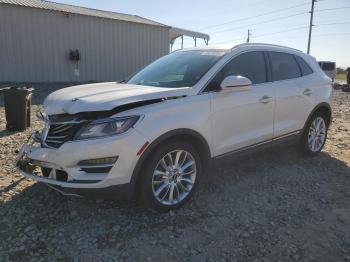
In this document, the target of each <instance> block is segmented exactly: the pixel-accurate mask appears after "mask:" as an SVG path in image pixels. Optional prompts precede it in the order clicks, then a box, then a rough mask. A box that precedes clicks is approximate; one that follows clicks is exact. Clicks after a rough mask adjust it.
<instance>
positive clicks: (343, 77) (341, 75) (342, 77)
mask: <svg viewBox="0 0 350 262" xmlns="http://www.w3.org/2000/svg"><path fill="white" fill-rule="evenodd" d="M335 79H337V80H346V74H337V76H336V77H335Z"/></svg>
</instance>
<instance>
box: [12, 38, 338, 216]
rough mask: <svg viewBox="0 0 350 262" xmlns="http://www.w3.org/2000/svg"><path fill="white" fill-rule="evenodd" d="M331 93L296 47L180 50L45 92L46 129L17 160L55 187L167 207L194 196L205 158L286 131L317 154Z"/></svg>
mask: <svg viewBox="0 0 350 262" xmlns="http://www.w3.org/2000/svg"><path fill="white" fill-rule="evenodd" d="M331 94H332V87H331V81H330V79H329V78H328V77H327V76H326V75H325V74H324V73H323V72H322V70H321V69H320V67H319V66H318V64H317V62H316V60H315V59H314V58H313V57H311V56H309V55H306V54H304V53H302V52H301V51H298V50H295V49H291V48H287V47H281V46H274V45H267V44H243V45H239V46H236V47H234V48H232V49H231V50H218V49H204V50H196V49H195V50H181V51H176V52H173V53H171V54H169V55H166V56H164V57H162V58H160V59H159V60H157V61H155V62H153V63H152V64H150V65H148V66H147V67H145V68H144V69H143V70H141V71H139V72H138V73H136V74H135V75H133V76H132V77H131V78H130V79H128V80H126V83H123V84H122V83H114V82H113V83H98V84H89V85H82V86H75V87H70V88H65V89H62V90H59V91H56V92H54V93H52V94H50V95H49V96H48V97H47V98H46V100H45V102H44V108H45V112H44V114H40V117H41V118H42V120H43V121H45V128H44V130H43V131H42V132H40V133H39V132H36V133H35V134H34V135H33V141H34V142H33V144H26V145H23V146H22V148H21V150H20V153H19V155H18V167H19V169H20V170H21V173H22V174H23V175H24V176H25V177H28V178H31V179H34V180H37V181H40V182H44V183H46V184H48V185H50V186H52V187H54V188H56V189H57V190H59V191H61V192H65V193H69V194H79V195H88V196H90V195H91V194H93V193H100V192H102V193H105V192H109V193H111V194H112V195H113V196H115V197H117V196H121V197H126V196H127V197H131V196H136V197H137V199H138V200H139V201H140V202H141V203H142V204H144V205H146V206H150V207H152V208H154V209H156V210H160V211H166V210H169V209H173V208H177V207H180V206H181V205H183V204H184V203H185V202H186V201H188V200H189V199H190V197H191V195H192V194H193V192H194V191H195V189H196V187H197V186H198V184H199V181H200V179H201V178H202V176H203V174H204V173H205V171H206V170H207V167H208V163H210V161H211V160H216V159H221V158H224V157H229V156H232V155H235V154H238V153H240V152H243V151H246V150H251V149H256V148H259V147H263V146H266V145H270V144H271V143H272V142H275V141H284V140H287V139H288V140H290V139H292V138H293V139H295V142H296V143H298V145H299V147H300V149H301V151H302V152H303V153H304V154H305V155H310V156H312V155H316V154H317V153H319V152H320V151H321V150H322V148H323V146H324V144H325V141H326V138H327V129H328V127H329V125H330V123H331ZM38 143H40V144H38ZM39 169H42V172H41V173H40V172H39V174H38V173H37V172H36V171H38V170H39Z"/></svg>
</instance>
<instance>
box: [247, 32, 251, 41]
mask: <svg viewBox="0 0 350 262" xmlns="http://www.w3.org/2000/svg"><path fill="white" fill-rule="evenodd" d="M250 36H251V33H250V29H248V37H247V43H249V41H250Z"/></svg>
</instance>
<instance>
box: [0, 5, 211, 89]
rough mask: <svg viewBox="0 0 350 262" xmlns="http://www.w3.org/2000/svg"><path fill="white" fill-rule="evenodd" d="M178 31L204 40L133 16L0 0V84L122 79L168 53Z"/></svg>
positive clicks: (184, 32)
mask: <svg viewBox="0 0 350 262" xmlns="http://www.w3.org/2000/svg"><path fill="white" fill-rule="evenodd" d="M183 35H187V36H192V37H193V38H194V40H195V42H196V39H197V38H203V39H205V41H206V43H207V42H208V40H209V36H208V35H205V34H201V33H198V32H193V31H188V30H184V29H179V28H172V27H170V26H167V25H164V24H161V23H158V22H155V21H152V20H149V19H146V18H142V17H139V16H135V15H127V14H121V13H115V12H108V11H101V10H95V9H89V8H83V7H77V6H71V5H64V4H58V3H53V2H47V1H41V0H0V65H1V66H0V83H4V82H15V83H22V82H24V83H29V82H30V83H53V82H55V83H74V82H90V81H116V80H122V79H124V78H125V77H127V76H128V75H130V74H132V73H133V72H135V71H136V70H137V69H139V68H141V67H143V66H144V65H146V64H148V63H150V62H152V61H154V60H155V59H157V58H159V57H160V56H163V55H165V54H167V53H168V52H169V46H170V44H173V42H174V39H176V38H177V37H182V38H183ZM76 50H77V51H76Z"/></svg>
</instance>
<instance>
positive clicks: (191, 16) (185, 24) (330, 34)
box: [55, 0, 350, 67]
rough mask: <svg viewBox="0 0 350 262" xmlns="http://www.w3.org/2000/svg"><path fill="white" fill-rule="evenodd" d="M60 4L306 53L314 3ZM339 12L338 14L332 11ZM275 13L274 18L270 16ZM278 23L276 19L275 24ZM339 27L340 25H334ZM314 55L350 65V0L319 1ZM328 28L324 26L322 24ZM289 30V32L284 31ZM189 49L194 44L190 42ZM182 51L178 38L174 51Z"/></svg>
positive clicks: (152, 0)
mask: <svg viewBox="0 0 350 262" xmlns="http://www.w3.org/2000/svg"><path fill="white" fill-rule="evenodd" d="M55 2H60V3H66V4H72V5H79V6H85V7H91V8H96V9H102V10H108V11H115V12H121V13H128V14H134V15H139V16H143V17H146V18H149V19H153V20H156V21H158V22H161V23H164V24H167V25H170V26H177V27H182V28H186V29H190V30H197V31H200V32H203V33H207V34H209V35H210V37H211V40H210V42H209V43H210V44H211V45H219V46H223V47H232V46H233V45H236V44H239V43H242V42H245V40H246V37H247V30H248V29H251V32H252V36H251V42H260V43H273V44H280V45H285V46H290V47H293V48H297V49H300V50H302V51H306V47H307V37H308V25H309V19H310V15H309V14H308V11H310V7H311V0H290V1H281V0H244V1H242V0H216V1H213V0H201V1H199V0H198V1H197V0H191V1H190V0H186V1H185V0H177V1H166V0H143V1H141V0H139V1H138V0H123V1H118V0H84V1H83V0H56V1H55ZM345 7H347V8H345ZM328 9H333V10H328ZM266 13H270V14H268V15H264V14H266ZM272 20H273V21H272ZM334 23H335V24H334ZM314 24H315V27H314V29H313V38H312V43H311V55H313V56H315V57H316V58H317V60H330V61H336V62H337V66H341V67H348V66H350V0H318V2H316V3H315V16H314ZM322 24H323V25H322ZM282 31H285V32H282ZM184 43H185V45H184V46H185V47H192V46H193V45H194V43H193V40H192V39H191V38H185V42H184ZM179 47H180V40H177V42H176V43H175V46H174V48H175V49H176V48H179Z"/></svg>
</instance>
